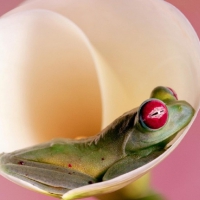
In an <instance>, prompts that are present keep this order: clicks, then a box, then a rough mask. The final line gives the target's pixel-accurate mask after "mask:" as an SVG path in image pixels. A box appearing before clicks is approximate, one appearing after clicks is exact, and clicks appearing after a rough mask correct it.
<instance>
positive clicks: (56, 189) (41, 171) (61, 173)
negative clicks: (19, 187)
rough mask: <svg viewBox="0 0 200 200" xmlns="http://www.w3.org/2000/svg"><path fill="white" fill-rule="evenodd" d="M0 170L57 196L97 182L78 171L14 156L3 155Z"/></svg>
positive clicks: (0, 158) (0, 159)
mask: <svg viewBox="0 0 200 200" xmlns="http://www.w3.org/2000/svg"><path fill="white" fill-rule="evenodd" d="M0 170H1V171H2V172H3V173H5V174H8V175H10V176H13V177H15V178H18V179H20V180H22V181H25V182H27V183H29V184H32V185H33V186H35V187H38V188H40V189H42V190H44V191H46V192H48V193H51V194H53V195H55V196H61V195H62V194H64V193H66V192H67V191H68V190H70V189H74V188H77V187H81V186H84V185H88V184H92V183H95V182H97V180H96V179H94V178H93V177H91V176H88V175H86V174H83V173H80V172H78V171H76V170H72V169H69V168H64V167H61V166H56V165H52V164H47V163H40V162H36V161H31V160H26V159H21V158H19V157H17V156H15V155H13V154H4V155H1V157H0Z"/></svg>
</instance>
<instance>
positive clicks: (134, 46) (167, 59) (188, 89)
mask: <svg viewBox="0 0 200 200" xmlns="http://www.w3.org/2000/svg"><path fill="white" fill-rule="evenodd" d="M47 2H48V3H47ZM36 8H37V9H38V8H40V9H41V8H42V9H47V10H52V11H54V12H58V13H59V14H61V15H63V16H64V17H66V18H65V19H66V21H68V19H69V20H71V21H72V22H73V23H74V24H76V26H77V27H79V29H81V30H82V32H83V33H84V35H85V36H86V38H87V39H88V40H87V39H86V40H87V42H86V43H87V45H86V46H87V48H86V49H88V51H89V54H90V56H91V57H92V60H93V62H94V63H93V65H92V66H93V67H94V70H96V71H97V74H98V78H99V80H96V82H97V83H98V81H99V85H100V89H101V90H100V91H101V98H102V111H101V112H100V114H99V115H101V114H102V127H104V126H105V125H107V124H108V123H110V122H111V121H112V120H113V119H114V118H116V117H117V116H119V115H120V114H122V113H123V112H125V111H127V110H129V109H131V108H133V107H136V106H138V105H139V104H140V103H141V102H142V101H144V100H145V99H146V98H148V96H149V93H150V91H151V90H152V89H153V88H154V87H155V86H157V85H166V86H170V87H172V88H173V89H175V91H176V92H177V93H178V96H179V99H184V100H186V101H188V102H189V103H190V104H192V106H193V107H194V108H195V109H196V111H198V109H199V102H200V101H199V100H200V67H199V66H200V47H199V40H198V37H197V36H196V33H195V31H194V30H193V28H192V27H191V25H190V23H189V22H188V21H187V19H186V18H185V17H184V16H183V15H182V14H181V13H180V12H179V11H178V10H177V9H176V8H174V7H173V6H172V5H170V4H168V3H167V2H165V1H161V0H135V1H132V0H124V1H123V2H122V1H116V0H102V1H100V0H81V1H78V0H69V1H62V0H48V1H47V0H37V1H33V0H32V1H27V2H26V3H25V4H24V5H22V6H21V7H18V8H16V9H15V10H13V11H12V12H10V13H8V14H7V15H6V16H5V20H6V19H9V18H10V17H12V15H13V14H14V13H17V12H19V13H20V12H21V11H23V10H32V9H36ZM52 15H53V14H52ZM64 17H63V21H64ZM55 24H56V22H55ZM47 35H48V34H47ZM91 68H92V67H91ZM74 78H76V77H74ZM96 79H97V76H96ZM94 82H95V81H94ZM97 83H96V84H97ZM96 88H98V87H96ZM97 99H98V98H97ZM91 101H93V99H92V100H90V101H88V102H89V104H90V102H91ZM99 101H100V100H99ZM98 105H99V104H98ZM72 111H73V110H71V112H72ZM96 120H97V121H98V119H96V118H94V117H93V118H90V119H89V121H90V122H91V121H92V123H93V122H96V123H99V122H97V121H96ZM99 121H101V120H100V119H99ZM191 124H192V122H191V123H190V125H191ZM85 125H87V124H85ZM190 125H189V126H188V127H187V129H185V130H184V131H182V132H181V136H179V137H178V138H176V139H175V140H174V141H173V142H174V144H173V145H172V147H171V148H170V149H169V150H167V151H166V152H165V153H164V154H163V155H161V156H160V157H159V158H157V159H155V160H154V161H152V162H151V163H148V164H147V165H145V166H143V167H141V168H139V169H137V170H134V171H132V172H130V173H127V174H124V175H122V176H120V177H118V178H116V179H113V180H110V181H107V182H103V183H98V184H94V185H89V186H85V187H81V188H77V189H75V190H71V191H69V192H68V193H66V194H65V195H64V196H63V198H64V199H72V198H79V197H84V196H90V195H94V194H98V193H105V192H111V191H114V190H116V189H119V188H121V187H123V186H125V185H126V184H128V183H130V182H132V181H133V180H136V179H137V178H139V177H140V176H142V175H143V174H144V173H146V172H147V171H149V170H150V169H151V168H152V167H154V166H155V165H156V164H158V163H159V162H160V161H162V160H163V159H164V158H165V157H166V156H168V155H169V153H171V152H172V151H173V150H174V148H175V147H176V146H177V145H178V143H179V142H180V141H181V140H182V138H183V137H184V136H185V134H186V133H187V130H188V129H189V127H190ZM89 128H90V127H89ZM33 134H34V132H33ZM32 137H34V136H32ZM29 139H30V138H29Z"/></svg>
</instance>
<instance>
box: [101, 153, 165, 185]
mask: <svg viewBox="0 0 200 200" xmlns="http://www.w3.org/2000/svg"><path fill="white" fill-rule="evenodd" d="M163 152H164V150H158V151H154V152H152V153H150V154H148V155H146V156H142V155H141V154H133V155H128V156H126V157H125V158H122V159H121V160H119V161H118V162H116V163H115V164H113V165H112V166H111V167H110V168H109V169H108V170H107V171H106V173H105V174H104V176H103V181H106V180H110V179H112V178H116V177H118V176H120V175H122V174H125V173H127V172H130V171H132V170H134V169H137V168H139V167H141V166H143V165H145V164H147V163H149V162H150V161H152V160H154V159H155V158H157V157H158V156H160V155H161V154H162V153H163Z"/></svg>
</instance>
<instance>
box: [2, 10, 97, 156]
mask: <svg viewBox="0 0 200 200" xmlns="http://www.w3.org/2000/svg"><path fill="white" fill-rule="evenodd" d="M86 43H87V42H86V39H85V38H84V34H82V33H81V31H80V30H79V29H78V28H77V27H76V26H75V25H74V24H73V22H71V21H70V20H67V19H66V18H64V17H63V16H61V15H59V14H57V13H53V12H50V11H45V10H35V11H27V12H24V13H19V14H16V15H12V16H10V17H7V18H3V19H1V20H0V74H1V79H0V106H1V108H0V118H1V126H0V127H1V130H0V131H1V134H0V151H1V152H2V151H6V152H7V151H13V150H16V149H19V148H23V147H27V146H30V145H33V144H37V143H39V142H43V141H48V140H50V139H52V138H55V137H77V136H82V135H83V136H85V135H86V136H87V135H92V134H94V133H96V132H98V131H99V129H100V126H101V96H100V89H99V83H98V79H97V74H96V71H95V63H94V60H93V57H92V55H91V53H90V50H89V48H88V45H87V44H86Z"/></svg>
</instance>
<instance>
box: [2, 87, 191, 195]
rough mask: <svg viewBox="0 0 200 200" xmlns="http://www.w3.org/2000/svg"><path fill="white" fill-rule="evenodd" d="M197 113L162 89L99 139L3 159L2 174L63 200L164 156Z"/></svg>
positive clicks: (32, 149) (42, 147) (45, 146)
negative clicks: (68, 192) (67, 193)
mask: <svg viewBox="0 0 200 200" xmlns="http://www.w3.org/2000/svg"><path fill="white" fill-rule="evenodd" d="M193 115H194V109H193V108H192V106H191V105H190V104H189V103H187V102H186V101H182V100H178V97H177V94H176V93H175V91H174V90H173V89H171V88H169V87H163V86H158V87H156V88H155V89H154V90H153V91H152V92H151V95H150V98H149V99H147V100H146V101H144V102H143V103H142V104H141V105H140V106H139V107H138V108H135V109H132V110H130V111H128V112H126V113H124V114H123V115H122V116H120V117H118V118H117V119H116V120H114V121H113V122H112V123H111V124H110V125H108V126H107V127H106V128H105V129H104V130H102V131H101V132H100V133H99V134H97V135H96V136H93V137H89V138H83V139H54V140H52V141H50V142H48V143H44V144H40V145H36V146H33V147H29V148H25V149H22V150H18V151H14V152H12V153H3V154H1V156H0V171H1V174H2V175H3V176H6V177H9V178H10V179H12V180H14V181H15V182H18V181H19V182H20V183H27V184H28V185H29V186H31V185H32V186H33V187H34V188H38V189H39V190H40V191H45V192H46V193H48V194H50V195H53V196H57V197H61V196H62V195H63V194H64V193H66V192H67V191H69V190H71V189H74V188H78V187H81V186H84V185H89V184H95V183H98V182H102V181H107V180H110V179H113V178H115V177H118V176H120V175H123V174H125V173H127V172H130V171H132V170H134V169H137V168H139V167H141V166H143V165H145V164H147V163H148V162H150V161H152V160H154V159H155V158H157V157H158V156H160V155H161V154H162V153H163V152H164V151H165V150H166V148H169V147H167V144H168V143H169V142H170V141H171V140H172V139H173V138H174V137H175V136H176V135H177V133H178V132H179V131H180V130H182V129H183V128H184V127H185V126H186V125H187V124H188V123H189V122H190V121H191V119H192V117H193Z"/></svg>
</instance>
